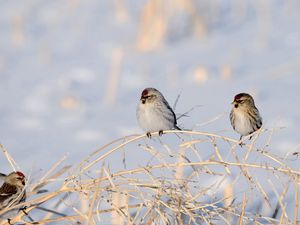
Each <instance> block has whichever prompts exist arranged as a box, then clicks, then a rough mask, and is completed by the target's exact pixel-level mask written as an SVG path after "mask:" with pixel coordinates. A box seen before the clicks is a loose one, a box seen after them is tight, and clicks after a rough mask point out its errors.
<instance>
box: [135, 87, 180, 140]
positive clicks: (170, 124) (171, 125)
mask: <svg viewBox="0 0 300 225" xmlns="http://www.w3.org/2000/svg"><path fill="white" fill-rule="evenodd" d="M136 117H137V120H138V123H139V125H140V127H141V128H142V129H143V130H145V131H146V132H147V136H148V137H149V138H150V137H151V132H156V131H158V132H159V135H162V134H163V131H164V130H172V129H176V130H181V129H180V128H179V127H178V126H177V120H176V115H175V113H174V111H173V110H172V108H171V107H170V105H169V103H168V102H167V100H166V99H165V98H164V96H163V95H162V93H160V92H159V91H158V90H156V89H155V88H146V89H144V90H143V92H142V94H141V98H140V102H139V104H138V107H137V111H136Z"/></svg>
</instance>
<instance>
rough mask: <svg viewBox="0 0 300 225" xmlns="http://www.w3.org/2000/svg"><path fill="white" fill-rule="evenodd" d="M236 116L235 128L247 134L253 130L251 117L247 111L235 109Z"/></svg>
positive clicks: (240, 132)
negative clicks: (247, 114)
mask: <svg viewBox="0 0 300 225" xmlns="http://www.w3.org/2000/svg"><path fill="white" fill-rule="evenodd" d="M234 118H235V130H236V131H237V132H238V133H239V134H241V135H243V136H245V135H248V134H250V133H251V132H252V128H251V124H250V120H249V118H248V117H247V116H246V114H245V112H243V111H241V110H239V109H234Z"/></svg>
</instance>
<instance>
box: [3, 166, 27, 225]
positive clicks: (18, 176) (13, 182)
mask: <svg viewBox="0 0 300 225" xmlns="http://www.w3.org/2000/svg"><path fill="white" fill-rule="evenodd" d="M2 175H3V174H2ZM25 200H26V191H25V175H24V174H23V173H22V172H20V171H17V172H12V173H10V174H8V175H7V176H4V182H3V184H2V186H1V187H0V212H1V211H2V210H3V209H5V208H9V207H12V206H15V205H18V204H19V203H21V202H24V201H25ZM22 209H23V208H22V207H20V208H17V209H12V210H9V211H7V212H5V213H4V214H1V213H0V218H5V219H7V220H8V223H9V224H10V218H9V217H11V216H12V215H14V214H16V213H17V212H19V211H20V210H22Z"/></svg>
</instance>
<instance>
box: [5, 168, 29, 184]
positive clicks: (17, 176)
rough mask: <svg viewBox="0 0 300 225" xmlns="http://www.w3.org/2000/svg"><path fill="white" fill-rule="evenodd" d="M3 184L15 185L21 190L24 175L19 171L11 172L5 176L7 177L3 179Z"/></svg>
mask: <svg viewBox="0 0 300 225" xmlns="http://www.w3.org/2000/svg"><path fill="white" fill-rule="evenodd" d="M5 182H6V183H8V184H10V185H15V186H18V187H21V188H23V187H24V186H25V175H24V174H23V173H22V172H20V171H17V172H12V173H10V174H8V175H7V177H6V178H5Z"/></svg>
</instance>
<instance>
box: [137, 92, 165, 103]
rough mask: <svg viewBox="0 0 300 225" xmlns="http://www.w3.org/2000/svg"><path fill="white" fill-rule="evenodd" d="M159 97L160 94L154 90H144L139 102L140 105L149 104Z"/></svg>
mask: <svg viewBox="0 0 300 225" xmlns="http://www.w3.org/2000/svg"><path fill="white" fill-rule="evenodd" d="M159 96H161V93H160V92H159V91H158V90H156V89H155V88H145V89H144V90H143V92H142V94H141V102H142V104H145V103H146V102H147V103H150V102H153V101H155V100H156V99H157V98H159Z"/></svg>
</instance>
